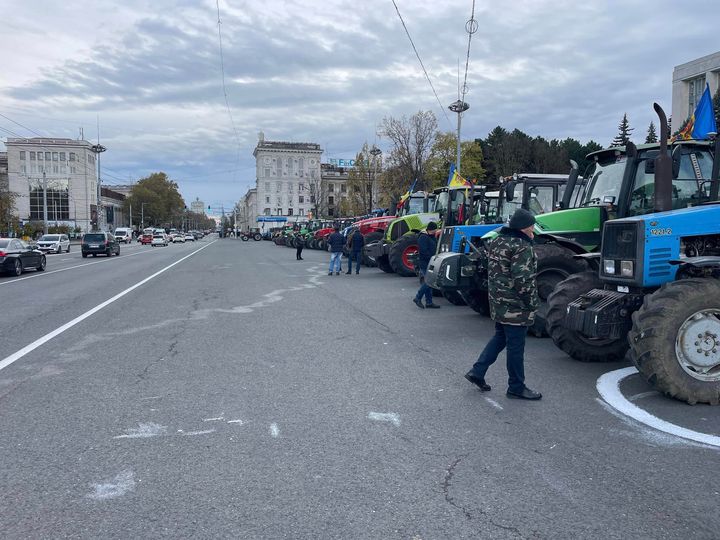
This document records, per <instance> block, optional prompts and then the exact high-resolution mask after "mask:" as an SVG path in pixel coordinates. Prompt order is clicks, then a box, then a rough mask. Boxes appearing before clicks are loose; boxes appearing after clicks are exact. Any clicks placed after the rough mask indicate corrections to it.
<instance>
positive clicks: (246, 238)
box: [240, 234, 250, 242]
mask: <svg viewBox="0 0 720 540" xmlns="http://www.w3.org/2000/svg"><path fill="white" fill-rule="evenodd" d="M249 239H250V238H249V237H248V235H247V234H243V235H241V236H240V240H242V241H243V242H247V241H248V240H249Z"/></svg>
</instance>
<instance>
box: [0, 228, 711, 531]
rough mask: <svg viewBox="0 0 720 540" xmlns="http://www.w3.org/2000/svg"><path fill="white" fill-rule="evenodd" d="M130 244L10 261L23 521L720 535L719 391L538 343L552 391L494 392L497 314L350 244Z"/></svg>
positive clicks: (16, 457) (10, 482)
mask: <svg viewBox="0 0 720 540" xmlns="http://www.w3.org/2000/svg"><path fill="white" fill-rule="evenodd" d="M121 250H122V254H121V256H120V257H113V258H111V259H104V258H100V257H98V258H97V259H92V258H90V259H82V258H80V255H79V253H78V252H77V250H75V251H74V252H71V253H70V254H69V255H67V254H62V255H51V256H49V257H48V268H47V271H46V272H45V273H34V272H28V273H26V274H24V275H23V277H22V278H9V277H3V278H0V300H1V301H2V306H3V311H4V317H3V318H2V322H1V323H0V329H1V333H0V335H2V345H3V347H2V353H0V456H1V458H0V494H1V496H0V536H2V537H3V538H23V539H25V538H161V537H170V538H383V539H385V538H407V539H436V538H437V539H444V538H492V539H495V538H603V539H611V538H717V537H718V530H720V513H718V511H717V508H718V503H719V502H720V487H718V472H717V463H718V458H719V457H720V455H719V452H720V446H718V445H716V444H715V443H714V439H712V437H713V436H714V437H717V436H718V435H720V408H718V407H714V408H713V407H709V406H699V405H698V406H695V407H691V406H688V405H685V404H682V403H678V402H674V401H671V400H668V399H665V398H663V397H661V396H658V395H657V394H655V393H653V392H651V391H649V388H648V387H647V386H645V385H644V384H643V383H642V381H640V380H639V378H638V377H637V376H634V375H630V376H629V377H627V378H625V379H624V380H622V381H621V382H620V394H622V396H623V399H625V400H626V401H627V403H631V404H633V405H635V406H636V407H638V408H640V409H641V410H642V411H646V412H648V413H649V415H651V418H655V419H659V420H662V421H665V422H666V423H667V424H669V425H673V426H677V427H680V428H684V429H686V430H690V431H692V432H696V433H700V434H701V435H702V434H704V435H706V436H708V437H709V439H708V441H707V442H693V441H691V440H689V439H688V438H683V437H678V436H676V435H673V434H671V433H669V432H668V431H667V430H664V431H663V430H661V429H656V427H657V426H653V425H651V424H652V423H650V424H648V423H647V422H641V421H637V420H634V419H632V418H630V417H629V416H627V415H626V414H624V413H623V412H620V411H619V410H618V406H617V404H615V403H613V402H612V400H611V399H603V398H601V394H600V393H599V392H598V388H597V387H596V385H597V381H598V378H599V377H600V376H602V375H603V374H605V373H607V372H612V371H614V370H617V369H620V368H624V367H627V366H626V364H606V365H584V364H580V363H577V362H574V361H572V360H570V359H568V358H567V357H566V356H565V355H564V354H563V353H562V352H560V351H558V350H557V349H555V348H554V346H553V345H552V342H550V341H549V340H540V339H532V338H530V339H529V340H528V347H527V361H526V374H527V382H528V385H529V386H531V387H532V388H534V389H537V390H540V391H541V392H543V394H544V397H543V400H542V401H540V402H521V401H516V400H508V399H507V398H506V397H505V393H504V390H505V380H506V374H505V370H504V366H503V365H502V363H501V362H499V363H498V365H496V366H494V367H493V369H492V370H491V371H490V373H489V376H488V382H489V383H490V384H492V385H493V390H492V391H491V392H489V393H481V392H479V391H477V390H475V389H474V387H472V386H471V385H470V384H469V383H467V382H466V381H465V380H464V378H463V376H462V375H463V373H465V371H466V370H467V369H468V368H469V366H470V365H471V364H472V362H473V361H474V359H475V358H476V356H477V354H478V353H479V351H480V350H481V348H482V346H483V345H484V343H485V341H486V340H487V339H488V338H489V337H490V335H491V334H492V331H493V327H492V324H491V323H490V321H488V320H486V319H483V318H482V317H480V316H478V315H475V314H473V313H472V312H471V311H470V310H469V308H466V307H456V306H451V305H449V304H447V303H446V302H445V301H444V300H442V299H439V300H438V302H439V303H440V305H442V309H439V310H434V311H430V310H424V311H421V310H419V309H418V308H416V307H415V306H414V305H413V304H412V302H411V298H412V296H413V294H414V291H415V287H416V285H417V284H416V280H414V279H410V278H405V279H404V278H400V277H397V276H391V275H387V274H384V273H382V272H380V271H379V270H377V269H367V268H363V269H362V270H361V274H360V275H359V276H356V275H352V276H347V275H344V274H343V275H340V276H332V277H331V276H327V271H326V263H327V259H328V254H327V253H322V252H318V251H311V250H305V252H304V257H305V260H304V261H296V260H295V252H294V250H291V249H287V248H283V247H277V246H274V245H272V244H270V243H268V242H260V243H255V242H241V241H239V240H234V239H223V240H217V241H215V240H214V239H212V238H210V239H204V240H202V241H200V242H195V243H187V244H182V245H171V246H168V247H166V248H151V247H149V246H139V245H137V244H133V245H131V246H127V247H125V246H123V247H122V248H121ZM343 264H345V263H343ZM171 265H173V266H171ZM133 287H134V288H133Z"/></svg>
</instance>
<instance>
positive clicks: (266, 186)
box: [265, 182, 270, 191]
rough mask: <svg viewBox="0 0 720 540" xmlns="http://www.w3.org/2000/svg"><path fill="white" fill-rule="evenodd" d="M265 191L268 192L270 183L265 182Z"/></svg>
mask: <svg viewBox="0 0 720 540" xmlns="http://www.w3.org/2000/svg"><path fill="white" fill-rule="evenodd" d="M265 191H270V182H265Z"/></svg>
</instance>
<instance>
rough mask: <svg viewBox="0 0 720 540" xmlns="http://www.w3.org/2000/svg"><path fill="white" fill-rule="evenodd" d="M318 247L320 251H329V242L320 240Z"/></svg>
mask: <svg viewBox="0 0 720 540" xmlns="http://www.w3.org/2000/svg"><path fill="white" fill-rule="evenodd" d="M317 245H318V249H319V250H320V251H327V240H325V239H324V238H323V239H321V240H318V243H317Z"/></svg>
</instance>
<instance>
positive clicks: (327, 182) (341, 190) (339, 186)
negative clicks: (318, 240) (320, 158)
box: [318, 163, 350, 218]
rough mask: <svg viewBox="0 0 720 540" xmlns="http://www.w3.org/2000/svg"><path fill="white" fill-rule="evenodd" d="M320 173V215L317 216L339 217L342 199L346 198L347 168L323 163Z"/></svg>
mask: <svg viewBox="0 0 720 540" xmlns="http://www.w3.org/2000/svg"><path fill="white" fill-rule="evenodd" d="M321 173H322V174H321V180H322V182H321V184H320V201H321V203H320V205H319V210H320V214H321V215H320V216H318V217H329V218H334V217H341V216H342V209H343V207H344V205H343V201H345V200H347V181H348V176H349V174H350V173H349V169H347V168H345V167H338V166H336V165H331V164H328V163H323V164H322V165H321Z"/></svg>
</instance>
